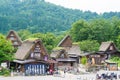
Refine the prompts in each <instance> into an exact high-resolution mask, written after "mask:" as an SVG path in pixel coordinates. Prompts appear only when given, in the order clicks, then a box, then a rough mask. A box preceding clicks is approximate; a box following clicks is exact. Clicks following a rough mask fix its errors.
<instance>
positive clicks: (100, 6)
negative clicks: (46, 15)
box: [45, 0, 120, 13]
mask: <svg viewBox="0 0 120 80" xmlns="http://www.w3.org/2000/svg"><path fill="white" fill-rule="evenodd" d="M45 1H47V2H51V3H54V4H56V5H61V6H64V7H67V8H72V9H80V10H83V11H87V10H90V11H92V12H97V13H103V12H110V11H113V12H115V11H117V12H120V0H45Z"/></svg>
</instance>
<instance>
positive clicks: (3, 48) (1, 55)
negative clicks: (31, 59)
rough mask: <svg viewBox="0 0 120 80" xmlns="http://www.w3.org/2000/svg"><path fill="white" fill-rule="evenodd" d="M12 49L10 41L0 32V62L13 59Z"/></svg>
mask: <svg viewBox="0 0 120 80" xmlns="http://www.w3.org/2000/svg"><path fill="white" fill-rule="evenodd" d="M13 51H14V48H13V47H12V44H11V42H10V41H7V40H6V38H5V37H4V36H3V35H2V34H0V63H2V62H4V61H11V60H13Z"/></svg>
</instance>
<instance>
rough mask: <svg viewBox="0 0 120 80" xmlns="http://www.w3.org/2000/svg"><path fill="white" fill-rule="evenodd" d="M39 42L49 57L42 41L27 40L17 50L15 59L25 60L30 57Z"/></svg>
mask: <svg viewBox="0 0 120 80" xmlns="http://www.w3.org/2000/svg"><path fill="white" fill-rule="evenodd" d="M37 42H40V44H41V46H42V47H43V48H44V53H43V54H44V55H47V51H46V49H45V47H44V46H43V44H42V41H40V40H38V39H37V40H25V41H24V42H23V44H22V45H21V46H20V47H19V49H18V50H17V52H16V54H15V58H16V59H19V60H25V59H26V58H27V57H28V56H29V54H30V51H31V49H33V47H34V46H35V44H36V43H37Z"/></svg>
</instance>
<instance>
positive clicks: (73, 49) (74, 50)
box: [64, 44, 81, 56]
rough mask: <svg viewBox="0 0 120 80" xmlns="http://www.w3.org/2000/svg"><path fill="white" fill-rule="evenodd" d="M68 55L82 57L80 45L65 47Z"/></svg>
mask: <svg viewBox="0 0 120 80" xmlns="http://www.w3.org/2000/svg"><path fill="white" fill-rule="evenodd" d="M64 48H65V50H66V52H67V53H68V55H77V56H80V53H81V50H80V47H79V45H78V44H72V47H64Z"/></svg>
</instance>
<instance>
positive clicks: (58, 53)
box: [50, 49, 68, 58]
mask: <svg viewBox="0 0 120 80" xmlns="http://www.w3.org/2000/svg"><path fill="white" fill-rule="evenodd" d="M61 54H64V55H65V56H66V58H68V54H67V53H66V52H65V50H64V49H59V50H53V51H52V53H51V54H50V57H52V58H59V56H60V55H61Z"/></svg>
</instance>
